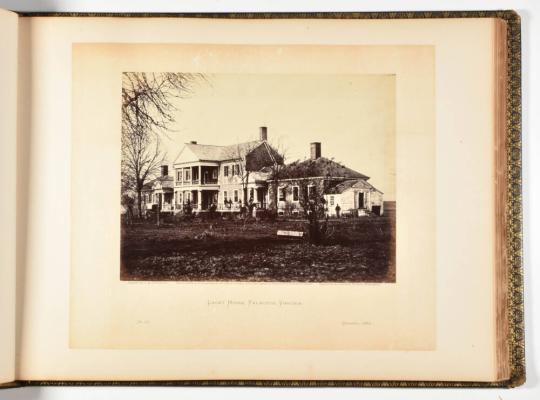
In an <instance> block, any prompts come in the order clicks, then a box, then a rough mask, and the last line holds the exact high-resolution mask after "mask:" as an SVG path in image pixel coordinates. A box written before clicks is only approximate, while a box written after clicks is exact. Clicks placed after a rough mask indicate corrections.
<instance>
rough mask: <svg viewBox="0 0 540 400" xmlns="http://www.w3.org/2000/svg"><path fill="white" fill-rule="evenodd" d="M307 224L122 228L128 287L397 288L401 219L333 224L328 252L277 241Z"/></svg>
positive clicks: (388, 216)
mask: <svg viewBox="0 0 540 400" xmlns="http://www.w3.org/2000/svg"><path fill="white" fill-rule="evenodd" d="M306 224H307V222H306V221H281V220H280V221H276V222H261V221H250V222H246V223H244V222H243V221H240V220H233V221H228V220H227V221H224V220H218V221H200V220H197V219H195V220H193V221H190V222H178V223H169V224H164V225H162V226H159V227H158V226H156V225H155V224H149V223H144V224H134V225H130V226H124V227H123V228H122V251H121V279H122V280H175V281H259V282H271V281H278V282H395V239H394V232H395V212H393V210H392V209H389V210H388V212H387V213H386V215H385V216H383V217H360V218H351V219H341V220H330V221H329V229H328V231H329V232H331V235H330V238H329V240H328V242H327V243H326V244H324V245H318V246H315V245H312V244H309V243H308V242H307V241H304V240H301V239H290V238H283V237H278V236H277V231H278V230H305V227H306Z"/></svg>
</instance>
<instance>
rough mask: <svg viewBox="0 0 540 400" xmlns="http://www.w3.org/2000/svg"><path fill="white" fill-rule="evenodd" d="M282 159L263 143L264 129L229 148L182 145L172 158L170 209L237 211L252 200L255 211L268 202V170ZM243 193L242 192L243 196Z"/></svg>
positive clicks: (194, 144)
mask: <svg viewBox="0 0 540 400" xmlns="http://www.w3.org/2000/svg"><path fill="white" fill-rule="evenodd" d="M282 162H283V160H282V158H281V157H280V156H279V155H278V153H277V152H276V151H275V150H274V149H273V148H272V147H271V146H270V145H269V144H268V142H267V129H266V127H261V128H260V137H259V140H254V141H251V142H245V143H238V144H234V145H230V146H215V145H207V144H198V143H197V142H195V141H192V142H190V143H186V144H185V145H184V147H183V148H182V150H181V151H180V153H179V154H178V156H177V157H176V159H175V161H174V163H173V168H174V201H173V203H174V209H175V210H182V208H183V207H184V206H185V205H186V204H189V205H190V206H191V207H192V208H193V209H194V210H195V211H205V210H208V208H209V207H210V205H211V204H215V205H216V206H217V210H219V211H237V210H239V209H240V206H241V204H242V203H244V202H246V201H253V202H254V203H255V204H256V205H257V206H258V207H259V208H265V207H266V205H267V202H268V190H267V183H266V181H267V179H268V177H269V176H270V172H269V170H268V168H269V167H270V168H271V167H272V166H273V165H274V164H275V163H282ZM244 191H246V193H245V194H244Z"/></svg>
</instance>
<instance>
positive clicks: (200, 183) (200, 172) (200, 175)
mask: <svg viewBox="0 0 540 400" xmlns="http://www.w3.org/2000/svg"><path fill="white" fill-rule="evenodd" d="M199 185H202V168H201V166H200V165H199Z"/></svg>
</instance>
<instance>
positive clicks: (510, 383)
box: [16, 10, 525, 388]
mask: <svg viewBox="0 0 540 400" xmlns="http://www.w3.org/2000/svg"><path fill="white" fill-rule="evenodd" d="M19 15H20V16H23V17H25V16H29V17H38V16H45V17H53V16H54V17H131V18H133V17H145V18H147V17H174V18H179V17H181V18H229V19H280V18H281V19H291V18H302V19H305V18H315V19H421V18H501V19H503V20H505V21H506V22H507V29H508V31H507V32H508V33H507V55H508V64H507V93H506V130H507V132H506V149H507V153H506V155H507V171H508V187H507V196H508V202H507V206H506V215H507V232H508V236H507V238H506V248H507V260H508V264H507V268H508V325H509V353H510V379H508V380H506V381H501V382H455V381H454V382H452V381H333V380H332V381H329V380H316V381H306V380H280V381H273V380H182V381H18V382H16V384H19V385H21V386H25V385H36V386H104V385H110V386H261V387H383V388H385V387H386V388H395V387H404V388H407V387H426V388H443V387H453V388H471V387H472V388H497V387H499V388H500V387H515V386H519V385H521V384H523V383H524V382H525V331H524V311H523V296H524V293H523V265H522V237H523V233H522V221H523V215H522V191H521V168H522V164H521V21H520V17H519V15H518V14H517V13H516V12H515V11H512V10H498V11H411V12H405V11H403V12H401V11H400V12H392V11H389V12H324V13H205V14H200V13H190V14H183V13H54V12H21V13H19Z"/></svg>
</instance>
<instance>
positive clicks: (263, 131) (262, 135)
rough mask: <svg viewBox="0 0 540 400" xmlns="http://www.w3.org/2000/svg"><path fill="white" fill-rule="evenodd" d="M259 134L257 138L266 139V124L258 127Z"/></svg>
mask: <svg viewBox="0 0 540 400" xmlns="http://www.w3.org/2000/svg"><path fill="white" fill-rule="evenodd" d="M259 136H260V137H259V140H268V128H267V127H266V126H261V127H260V128H259Z"/></svg>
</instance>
